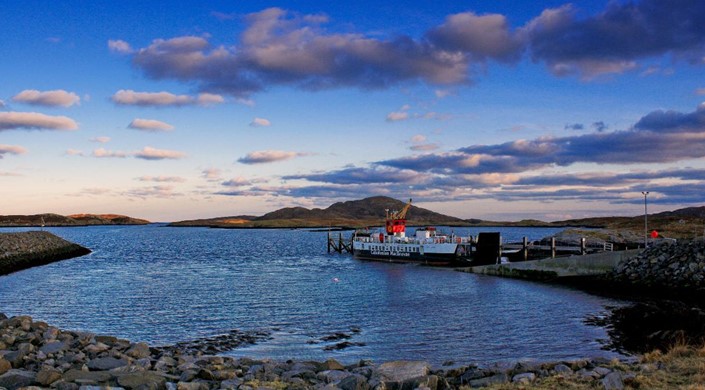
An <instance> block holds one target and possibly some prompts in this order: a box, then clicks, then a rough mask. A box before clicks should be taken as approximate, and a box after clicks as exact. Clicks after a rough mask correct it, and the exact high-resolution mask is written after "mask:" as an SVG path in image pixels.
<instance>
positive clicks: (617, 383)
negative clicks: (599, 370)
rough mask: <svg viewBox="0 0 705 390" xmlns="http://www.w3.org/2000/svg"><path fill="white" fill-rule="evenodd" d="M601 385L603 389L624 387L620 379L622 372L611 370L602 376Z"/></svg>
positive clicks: (615, 389) (611, 389)
mask: <svg viewBox="0 0 705 390" xmlns="http://www.w3.org/2000/svg"><path fill="white" fill-rule="evenodd" d="M602 386H604V388H605V390H622V389H624V382H623V381H622V374H620V373H619V372H616V371H615V372H611V373H609V374H607V375H605V377H604V378H602Z"/></svg>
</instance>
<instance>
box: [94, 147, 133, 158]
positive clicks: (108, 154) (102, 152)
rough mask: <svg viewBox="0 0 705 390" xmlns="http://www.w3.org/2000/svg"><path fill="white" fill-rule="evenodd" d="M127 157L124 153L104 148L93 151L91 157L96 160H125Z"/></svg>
mask: <svg viewBox="0 0 705 390" xmlns="http://www.w3.org/2000/svg"><path fill="white" fill-rule="evenodd" d="M127 156H128V153H126V152H114V151H110V150H106V149H104V148H98V149H95V150H94V151H93V157H98V158H125V157H127Z"/></svg>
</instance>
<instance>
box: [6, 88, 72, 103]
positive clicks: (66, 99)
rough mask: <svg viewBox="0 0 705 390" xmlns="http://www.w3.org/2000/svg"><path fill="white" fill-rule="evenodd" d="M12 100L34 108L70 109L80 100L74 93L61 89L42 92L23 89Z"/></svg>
mask: <svg viewBox="0 0 705 390" xmlns="http://www.w3.org/2000/svg"><path fill="white" fill-rule="evenodd" d="M12 100H13V101H15V102H19V103H27V104H32V105H35V106H49V107H71V106H73V105H74V104H78V103H79V102H80V101H81V98H80V97H78V95H76V94H75V93H73V92H68V91H64V90H63V89H56V90H53V91H43V92H42V91H37V90H36V89H25V90H24V91H22V92H20V93H18V94H17V95H15V96H13V97H12Z"/></svg>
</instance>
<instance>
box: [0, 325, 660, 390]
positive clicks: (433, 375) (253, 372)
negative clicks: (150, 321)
mask: <svg viewBox="0 0 705 390" xmlns="http://www.w3.org/2000/svg"><path fill="white" fill-rule="evenodd" d="M213 340H217V338H215V339H213ZM208 344H209V343H207V342H206V343H204V344H203V347H204V348H203V349H207V348H208ZM446 365H447V367H446V368H440V369H434V368H432V367H431V366H430V365H429V364H428V363H426V362H422V361H392V362H386V363H382V364H374V363H372V362H370V361H364V360H363V361H360V362H358V363H356V364H352V365H343V364H341V363H339V362H338V361H336V360H334V359H329V360H326V361H325V362H313V361H291V360H289V361H286V362H276V361H270V360H252V359H247V358H233V357H228V356H217V355H207V354H205V353H204V351H203V350H194V349H193V348H191V349H181V348H178V347H177V346H174V347H171V348H153V347H150V346H148V345H147V344H145V343H134V342H130V341H128V340H122V339H119V338H116V337H111V336H100V335H95V334H92V333H87V332H73V331H66V330H61V329H58V328H56V327H53V326H50V325H48V324H46V323H44V322H41V321H33V320H32V318H31V317H27V316H17V317H12V318H7V317H6V316H5V315H3V314H0V388H5V389H8V390H15V389H22V388H24V389H26V390H30V389H37V388H51V389H57V390H98V389H106V390H107V389H108V388H112V389H117V388H124V389H128V390H130V389H139V390H167V389H168V390H209V389H247V390H249V389H285V388H286V389H331V390H332V389H345V390H365V389H379V390H381V389H430V390H434V389H459V388H482V387H487V386H489V387H492V386H500V387H501V388H525V387H526V386H529V385H531V386H539V387H534V388H557V387H561V384H562V383H563V384H566V383H569V382H570V383H573V384H577V385H579V386H578V387H575V386H573V387H571V388H604V389H622V388H624V386H625V385H630V384H631V385H634V386H636V387H638V385H639V384H640V383H641V382H643V381H644V380H645V379H644V378H647V377H648V376H649V375H652V374H653V373H655V372H656V371H658V370H660V369H662V368H663V367H662V365H660V364H659V362H645V361H642V362H636V361H635V362H631V363H627V362H620V361H617V360H613V361H608V360H606V359H584V360H575V361H562V362H551V363H540V362H518V363H516V364H511V365H506V366H501V367H500V366H490V367H478V366H476V365H462V366H458V365H455V364H453V363H452V362H448V363H447V364H446ZM640 381H641V382H640ZM541 386H547V387H541ZM580 386H583V387H580Z"/></svg>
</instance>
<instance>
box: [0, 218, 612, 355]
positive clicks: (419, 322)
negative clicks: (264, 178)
mask: <svg viewBox="0 0 705 390" xmlns="http://www.w3.org/2000/svg"><path fill="white" fill-rule="evenodd" d="M22 230H28V229H8V228H6V229H0V232H8V231H22ZM46 230H49V231H51V232H52V233H54V234H56V235H58V236H60V237H63V238H65V239H67V240H69V241H73V242H76V243H78V244H81V245H83V246H86V247H88V248H90V249H91V250H92V251H93V252H92V253H91V254H90V255H87V256H84V257H80V258H75V259H70V260H65V261H60V262H56V263H53V264H49V265H46V266H41V267H36V268H31V269H28V270H24V271H21V272H17V273H13V274H11V275H7V276H2V277H0V312H4V313H5V314H7V315H30V316H32V317H33V318H34V319H35V320H42V321H46V322H48V323H50V324H52V325H55V326H59V327H61V328H64V329H71V330H82V331H90V332H94V333H98V334H109V335H114V336H118V337H122V338H127V339H129V340H132V341H145V342H148V343H150V344H152V345H167V344H173V343H176V342H180V341H188V340H193V339H197V338H203V337H209V336H214V335H218V334H222V333H226V332H228V331H230V330H233V329H238V330H242V331H265V332H268V333H270V338H269V339H268V340H263V341H260V342H258V343H256V344H254V345H249V346H245V347H241V348H238V349H236V350H234V351H230V352H228V354H231V355H234V356H247V357H252V358H273V359H280V360H286V359H315V360H324V359H326V358H329V357H332V358H335V359H338V360H340V361H342V362H348V363H349V362H355V361H357V360H359V359H370V360H373V361H376V362H383V361H390V360H400V359H413V360H427V361H429V362H431V363H433V364H441V363H442V362H446V361H454V362H462V363H472V362H482V363H491V362H508V361H515V360H519V359H535V360H557V359H572V358H582V357H596V356H603V357H614V356H618V355H616V353H614V352H610V351H605V350H603V346H604V345H605V340H606V339H607V334H606V331H605V329H602V328H599V327H596V326H592V325H588V324H586V323H585V320H586V318H588V317H589V316H594V315H600V314H601V313H605V312H606V307H608V306H615V305H621V304H622V302H619V301H616V300H612V299H608V298H604V297H598V296H594V295H590V294H587V293H585V292H582V291H578V290H574V289H570V288H566V287H560V286H554V285H546V284H541V283H536V282H529V281H521V280H513V279H503V278H497V277H490V276H481V275H474V274H467V273H462V272H457V271H453V270H452V269H444V268H431V267H425V266H420V265H413V264H388V263H379V262H369V261H361V260H356V259H354V258H352V256H350V255H344V254H343V255H341V254H328V253H326V235H327V233H326V232H320V231H318V232H316V231H308V230H287V229H272V230H264V229H250V230H247V229H208V228H173V227H166V226H164V225H159V224H152V225H146V226H95V227H72V228H47V229H46ZM444 230H445V231H447V232H448V233H450V231H451V230H453V233H455V234H456V235H469V234H472V235H477V233H478V232H479V231H489V230H493V231H499V232H501V233H502V236H503V239H504V241H505V242H506V241H520V240H521V237H523V236H527V237H528V238H529V239H530V240H535V239H540V238H542V237H545V236H549V235H551V234H553V233H555V232H556V231H558V229H550V228H497V229H487V228H483V229H469V228H452V229H451V228H446V229H444ZM335 234H337V233H335ZM345 234H346V235H348V236H349V234H350V233H349V232H348V233H345ZM335 334H344V335H346V337H347V336H349V337H350V338H349V339H339V340H332V341H331V340H328V339H329V337H328V336H331V335H335ZM333 338H334V337H333ZM341 341H348V342H349V343H351V344H353V345H352V346H349V347H347V348H343V349H340V350H332V351H331V350H327V349H330V348H333V347H335V344H337V343H339V342H341Z"/></svg>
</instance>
